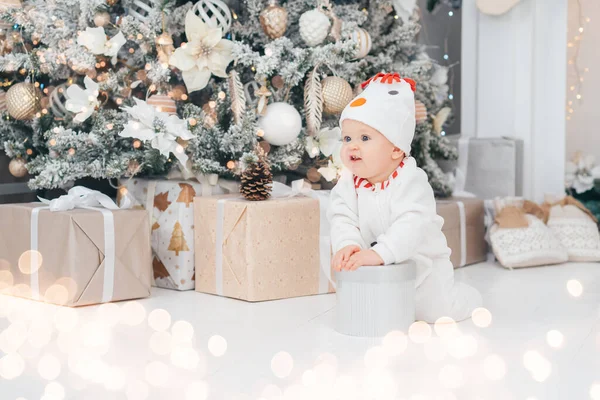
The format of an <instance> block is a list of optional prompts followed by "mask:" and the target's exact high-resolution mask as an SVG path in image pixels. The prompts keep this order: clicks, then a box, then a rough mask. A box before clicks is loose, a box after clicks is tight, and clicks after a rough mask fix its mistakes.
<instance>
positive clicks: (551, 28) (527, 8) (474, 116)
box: [461, 0, 567, 201]
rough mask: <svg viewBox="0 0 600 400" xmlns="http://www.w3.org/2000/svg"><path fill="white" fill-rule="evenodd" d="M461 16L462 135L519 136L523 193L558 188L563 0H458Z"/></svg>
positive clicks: (560, 188)
mask: <svg viewBox="0 0 600 400" xmlns="http://www.w3.org/2000/svg"><path fill="white" fill-rule="evenodd" d="M462 18H463V20H462V23H463V24H462V41H463V47H462V54H463V59H462V77H463V80H462V82H463V83H462V110H463V111H462V126H461V131H462V133H463V135H466V136H473V137H501V136H511V137H516V138H520V139H523V141H524V149H525V159H524V170H525V174H524V179H523V186H524V195H525V196H526V197H527V198H530V199H532V200H537V201H541V200H542V199H543V195H544V194H545V193H559V192H562V191H563V182H564V178H563V177H564V154H565V112H564V110H565V108H564V107H565V85H566V83H565V80H566V63H567V60H566V27H567V0H522V1H521V2H520V3H519V4H517V5H516V6H515V8H513V9H512V10H511V11H509V12H508V13H506V14H504V15H502V16H489V15H484V14H482V13H480V12H479V11H478V10H477V7H476V5H475V0H464V1H463V13H462ZM494 162H502V160H494Z"/></svg>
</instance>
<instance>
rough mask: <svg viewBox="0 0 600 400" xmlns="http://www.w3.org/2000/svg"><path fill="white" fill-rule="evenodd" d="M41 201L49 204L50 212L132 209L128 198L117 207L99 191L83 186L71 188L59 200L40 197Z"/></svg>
mask: <svg viewBox="0 0 600 400" xmlns="http://www.w3.org/2000/svg"><path fill="white" fill-rule="evenodd" d="M38 199H40V201H41V202H42V203H44V204H47V205H48V206H49V208H50V211H68V210H72V209H74V208H98V207H103V208H107V209H109V210H119V209H129V208H131V207H132V205H133V204H132V202H131V199H129V198H128V197H127V196H125V197H124V201H123V202H122V204H121V207H119V206H117V205H116V204H115V202H114V201H113V200H112V199H111V198H110V197H108V196H107V195H105V194H104V193H100V192H99V191H97V190H92V189H88V188H86V187H83V186H75V187H73V188H71V189H70V190H69V191H68V193H67V194H65V195H63V196H60V197H59V198H58V199H54V200H47V199H43V198H41V197H38Z"/></svg>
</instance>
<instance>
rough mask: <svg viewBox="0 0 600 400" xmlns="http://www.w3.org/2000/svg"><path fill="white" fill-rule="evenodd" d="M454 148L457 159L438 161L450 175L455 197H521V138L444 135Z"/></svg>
mask: <svg viewBox="0 0 600 400" xmlns="http://www.w3.org/2000/svg"><path fill="white" fill-rule="evenodd" d="M448 139H449V140H450V142H451V143H452V144H453V145H454V146H456V147H457V149H458V160H457V161H452V162H448V161H445V162H440V165H441V166H442V167H443V169H444V170H445V171H448V170H449V171H450V172H452V171H453V172H454V174H455V176H456V184H455V187H454V190H455V195H456V196H462V194H461V193H465V192H467V193H470V194H473V195H475V196H476V197H478V198H480V199H495V198H496V197H506V196H511V197H514V196H522V195H523V141H522V140H521V139H515V138H509V137H498V138H464V137H460V136H448Z"/></svg>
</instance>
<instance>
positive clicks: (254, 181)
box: [240, 147, 273, 201]
mask: <svg viewBox="0 0 600 400" xmlns="http://www.w3.org/2000/svg"><path fill="white" fill-rule="evenodd" d="M257 153H258V160H257V161H254V162H251V163H249V164H248V167H247V168H246V169H245V170H244V172H242V184H241V186H240V193H242V195H243V196H244V197H245V198H246V199H247V200H252V201H260V200H267V199H268V198H269V197H271V190H272V185H273V174H271V166H270V165H269V163H268V161H267V159H266V155H265V153H264V151H262V148H260V147H259V149H257Z"/></svg>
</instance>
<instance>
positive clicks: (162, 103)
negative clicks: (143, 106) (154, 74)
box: [147, 94, 177, 115]
mask: <svg viewBox="0 0 600 400" xmlns="http://www.w3.org/2000/svg"><path fill="white" fill-rule="evenodd" d="M147 103H148V104H149V105H151V106H152V107H154V108H156V109H157V110H158V111H159V112H164V113H167V114H169V115H175V114H177V105H176V104H175V100H173V99H172V98H170V97H169V96H167V95H164V94H154V95H152V96H150V97H149V98H148V101H147Z"/></svg>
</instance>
